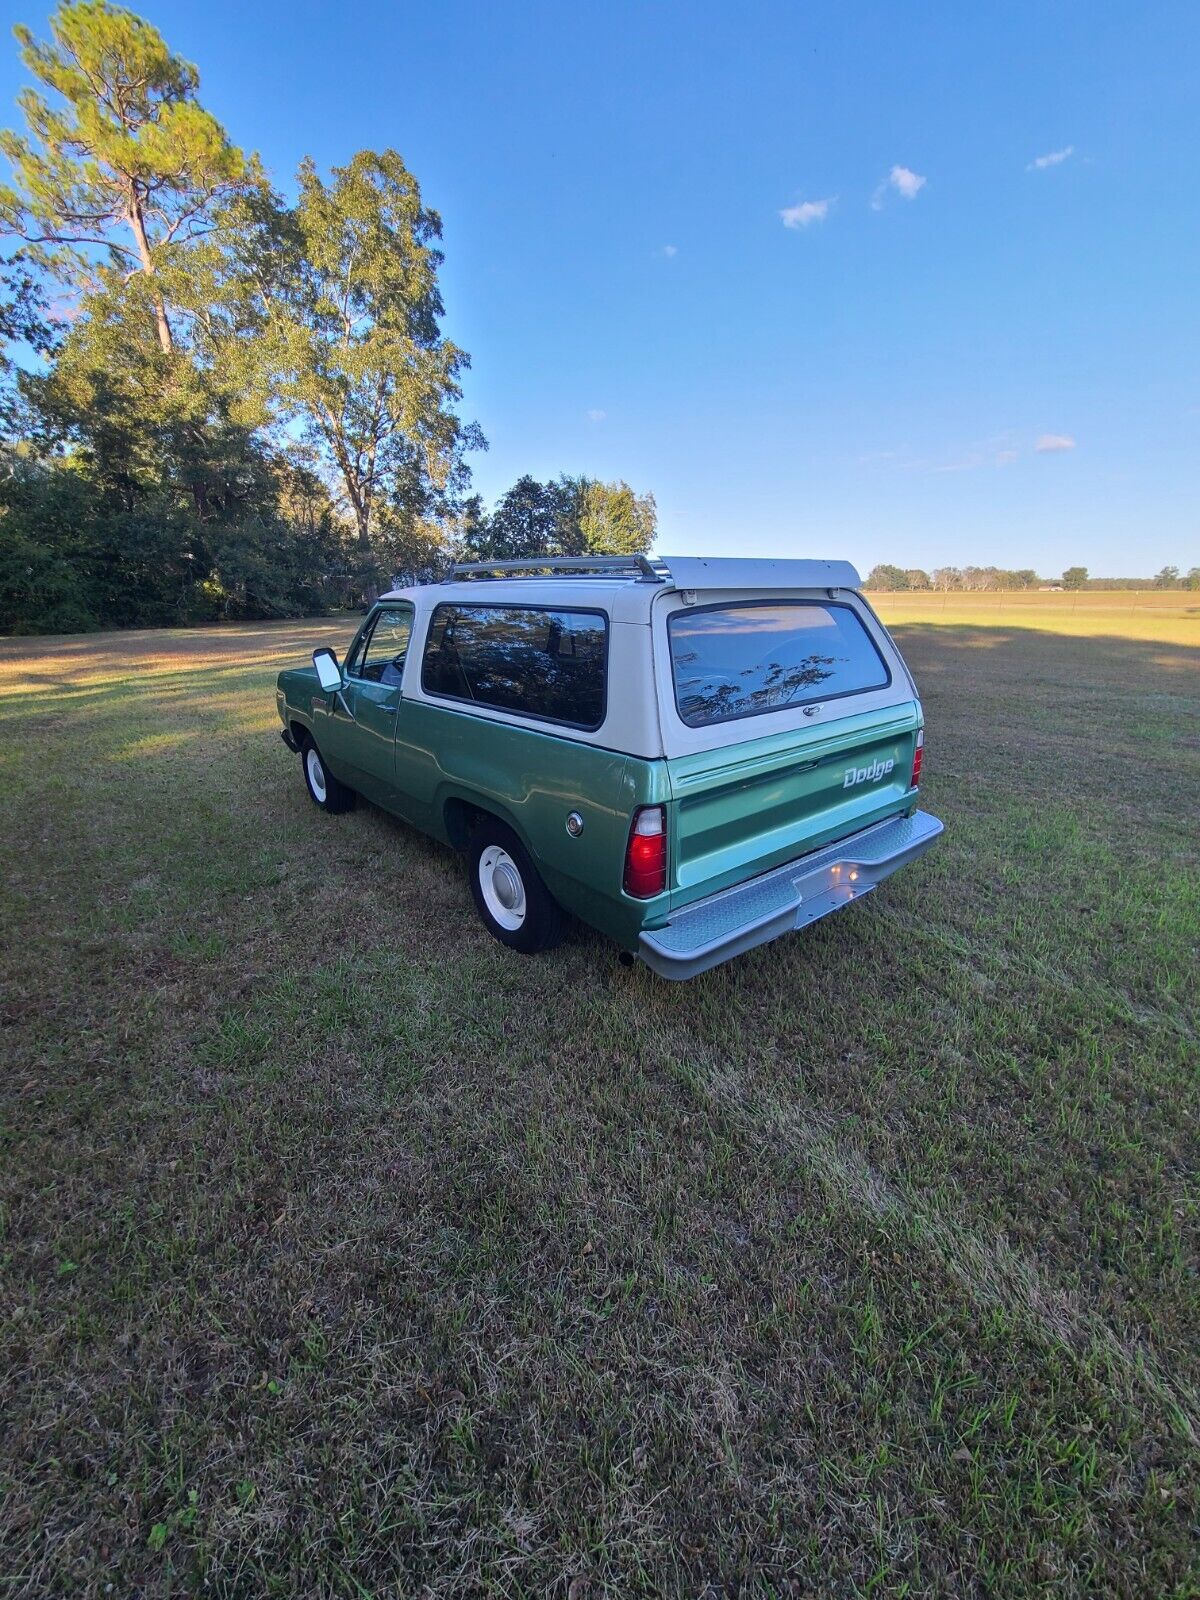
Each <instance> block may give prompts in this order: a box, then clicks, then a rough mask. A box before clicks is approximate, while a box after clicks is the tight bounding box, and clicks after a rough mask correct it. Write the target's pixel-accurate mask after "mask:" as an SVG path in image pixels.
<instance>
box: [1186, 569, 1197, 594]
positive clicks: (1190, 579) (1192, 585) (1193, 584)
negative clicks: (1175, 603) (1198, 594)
mask: <svg viewBox="0 0 1200 1600" xmlns="http://www.w3.org/2000/svg"><path fill="white" fill-rule="evenodd" d="M1183 587H1184V588H1185V589H1200V567H1189V568H1188V573H1187V577H1186V578H1185V579H1184V580H1183Z"/></svg>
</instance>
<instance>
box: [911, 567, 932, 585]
mask: <svg viewBox="0 0 1200 1600" xmlns="http://www.w3.org/2000/svg"><path fill="white" fill-rule="evenodd" d="M904 587H905V588H906V589H922V590H928V589H932V588H933V584H932V583H931V582H930V581H929V574H928V573H927V572H923V571H922V570H921V568H920V567H909V568H908V570H907V571H906V572H905V574H904Z"/></svg>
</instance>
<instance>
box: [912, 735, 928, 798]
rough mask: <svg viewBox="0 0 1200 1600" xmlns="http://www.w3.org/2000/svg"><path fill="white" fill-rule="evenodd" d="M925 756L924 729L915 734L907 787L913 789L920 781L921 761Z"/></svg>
mask: <svg viewBox="0 0 1200 1600" xmlns="http://www.w3.org/2000/svg"><path fill="white" fill-rule="evenodd" d="M924 755H925V729H924V728H921V729H920V730H919V732H918V733H917V748H916V749H915V750H914V751H913V769H912V777H911V778H910V779H909V780H908V787H909V788H910V789H915V788H916V787H917V785H918V784H919V783H920V781H921V761H922V759H923V757H924Z"/></svg>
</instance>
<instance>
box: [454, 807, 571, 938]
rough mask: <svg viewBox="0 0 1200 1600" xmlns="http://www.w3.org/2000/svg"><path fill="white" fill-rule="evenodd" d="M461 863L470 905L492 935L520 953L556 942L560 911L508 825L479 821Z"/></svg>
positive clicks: (526, 852)
mask: <svg viewBox="0 0 1200 1600" xmlns="http://www.w3.org/2000/svg"><path fill="white" fill-rule="evenodd" d="M467 861H468V863H469V868H470V873H471V895H472V898H473V899H474V901H475V909H476V910H477V911H478V912H479V916H480V920H481V921H482V922H483V925H484V927H485V928H486V929H487V930H488V932H489V933H490V934H491V935H492V937H493V938H495V939H499V941H500V943H501V944H506V945H507V946H508V947H509V949H510V950H519V951H520V953H521V954H522V955H526V956H531V955H535V954H536V953H537V952H538V951H539V950H549V949H551V948H552V947H553V946H554V945H556V944H557V943H558V942H559V940H560V939H561V938H562V936H563V914H562V910H561V909H560V907H559V905H558V903H557V902H556V901H555V900H554V899H553V897H552V896H551V894H550V891H549V889H547V888H546V885H545V884H544V883H543V882H542V879H541V876H540V874H539V872H538V870H537V868H536V867H535V866H534V864H533V862H532V860H531V859H530V856H529V852H528V851H527V850H526V849H525V847H524V845H523V844H522V843H521V841H520V840H519V839H518V838H517V836H516V834H515V833H513V831H512V830H511V828H506V827H505V826H504V824H503V823H502V822H494V821H492V820H491V819H485V820H484V821H483V822H481V823H480V824H479V826H478V827H477V828H476V829H475V832H474V833H473V834H472V835H471V842H470V844H469V845H468V846H467Z"/></svg>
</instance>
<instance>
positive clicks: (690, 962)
mask: <svg viewBox="0 0 1200 1600" xmlns="http://www.w3.org/2000/svg"><path fill="white" fill-rule="evenodd" d="M941 831H942V824H941V823H940V822H939V821H938V819H937V818H936V817H931V816H930V815H929V813H928V812H927V811H915V812H914V813H913V814H912V816H911V817H890V818H889V819H888V820H887V821H886V822H876V823H874V824H873V825H872V826H871V827H869V828H864V829H863V830H862V832H861V833H852V834H851V835H850V836H849V838H846V839H838V840H837V842H836V843H834V844H827V845H823V846H822V847H821V849H820V850H814V851H813V852H812V854H811V855H807V856H801V857H800V858H799V859H798V860H796V861H788V862H785V863H784V865H783V866H782V867H775V868H774V869H773V870H772V871H771V872H764V873H763V874H762V876H761V877H758V878H751V879H750V881H749V882H748V883H738V884H734V886H733V887H732V888H731V889H722V890H720V891H719V892H718V893H717V894H712V895H709V896H708V897H707V899H704V900H697V901H696V902H695V903H694V904H693V905H690V906H684V907H683V908H682V909H681V910H680V911H677V912H676V913H675V915H674V916H673V917H672V918H671V920H670V922H668V923H667V925H666V926H665V927H663V928H653V929H650V930H649V931H648V932H646V933H643V934H642V935H641V936H640V938H639V940H638V954H639V955H640V956H641V958H642V960H643V961H644V962H645V963H646V965H647V966H648V967H652V968H653V970H654V971H655V972H657V973H658V974H659V976H660V977H663V978H694V977H695V976H696V974H697V973H698V972H705V971H707V969H708V968H709V967H715V966H717V965H719V963H720V962H722V961H728V960H729V958H730V957H731V956H740V955H742V954H743V953H744V952H745V951H747V950H753V949H754V947H755V945H759V944H766V943H767V941H768V940H769V939H778V938H779V936H780V935H781V934H784V933H790V932H791V931H792V930H793V929H795V928H806V927H807V926H808V924H809V923H810V922H816V920H817V919H818V917H825V916H828V915H829V913H830V912H831V911H840V910H841V908H842V907H843V906H847V905H849V904H850V903H851V901H853V900H859V899H861V898H862V896H863V895H864V894H868V893H869V892H870V891H871V890H872V889H873V888H874V887H875V885H876V884H877V883H881V882H882V881H883V879H884V878H886V877H888V876H889V875H890V874H891V873H893V872H895V870H896V868H897V867H902V866H904V865H905V863H906V862H909V861H915V860H916V858H917V857H918V856H921V855H924V854H925V852H926V850H928V849H929V847H930V845H931V844H932V843H933V842H934V840H935V839H936V838H937V836H938V834H939V833H941Z"/></svg>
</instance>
